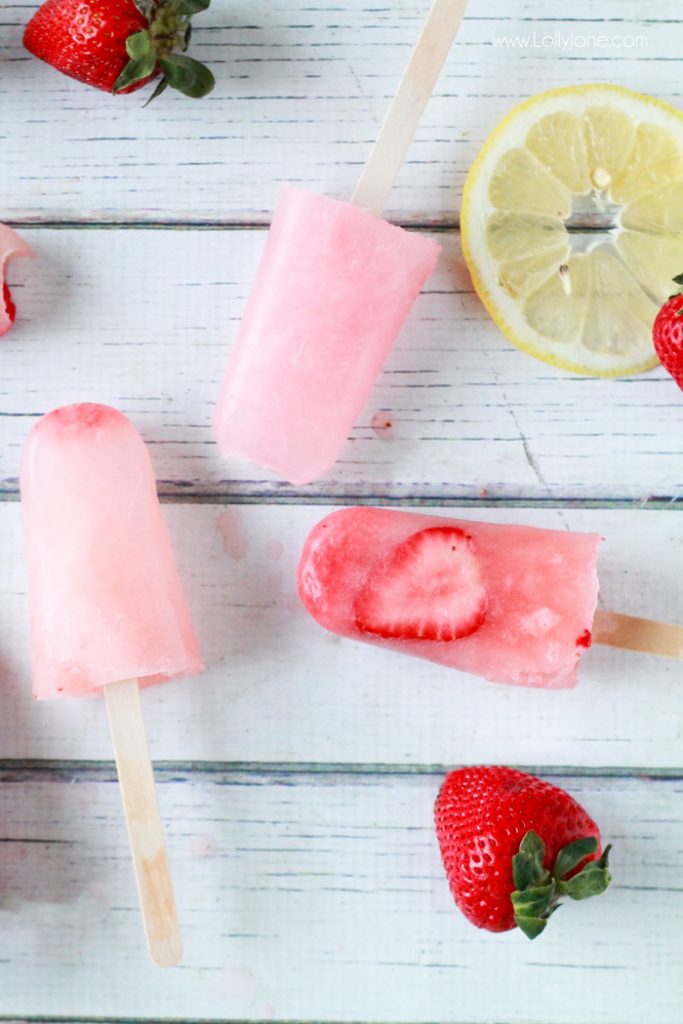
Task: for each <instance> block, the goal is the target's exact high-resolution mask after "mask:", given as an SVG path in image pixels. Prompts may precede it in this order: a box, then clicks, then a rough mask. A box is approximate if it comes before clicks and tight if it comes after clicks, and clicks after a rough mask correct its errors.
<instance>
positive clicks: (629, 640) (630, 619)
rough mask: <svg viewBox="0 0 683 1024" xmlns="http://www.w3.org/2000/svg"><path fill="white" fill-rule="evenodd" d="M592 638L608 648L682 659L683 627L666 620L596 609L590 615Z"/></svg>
mask: <svg viewBox="0 0 683 1024" xmlns="http://www.w3.org/2000/svg"><path fill="white" fill-rule="evenodd" d="M593 641H594V643H596V644H605V645H606V646H607V647H621V648H624V649H625V650H627V651H643V652H644V653H645V654H660V655H663V656H664V657H665V658H679V659H683V626H675V625H673V624H672V623H669V622H654V621H652V620H651V619H639V618H637V617H636V616H634V615H620V614H618V613H617V612H603V611H596V613H595V616H594V618H593Z"/></svg>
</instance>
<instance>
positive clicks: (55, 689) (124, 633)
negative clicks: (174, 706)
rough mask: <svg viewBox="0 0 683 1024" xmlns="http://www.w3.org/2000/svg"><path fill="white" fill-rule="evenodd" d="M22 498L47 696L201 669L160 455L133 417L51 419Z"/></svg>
mask: <svg viewBox="0 0 683 1024" xmlns="http://www.w3.org/2000/svg"><path fill="white" fill-rule="evenodd" d="M21 499H22V505H23V511H24V524H25V535H26V552H27V558H28V576H29V599H30V610H31V637H32V648H33V688H34V695H35V697H36V698H38V699H43V698H49V697H80V696H87V695H89V694H92V693H96V692H98V691H99V690H100V688H101V687H103V686H105V685H106V684H108V683H113V682H117V681H119V680H124V679H138V680H139V681H140V684H141V685H145V684H149V683H156V682H161V681H163V680H166V679H172V678H174V677H176V676H185V675H192V674H195V673H197V672H200V671H201V669H202V667H203V666H202V661H201V656H200V653H199V648H198V645H197V639H196V637H195V633H194V629H193V626H192V622H191V621H190V615H189V612H188V608H187V604H186V601H185V596H184V593H183V589H182V585H181V582H180V579H179V576H178V572H177V569H176V566H175V562H174V558H173V552H172V550H171V541H170V537H169V534H168V530H167V527H166V523H165V521H164V518H163V515H162V512H161V508H160V506H159V501H158V499H157V493H156V484H155V480H154V474H153V472H152V466H151V463H150V459H149V456H148V454H147V450H146V448H145V446H144V444H143V442H142V440H141V438H140V437H139V435H138V434H137V432H136V431H135V429H134V427H133V426H132V424H131V423H130V422H129V421H128V420H127V419H126V417H125V416H123V415H122V414H121V413H120V412H117V411H116V410H115V409H111V408H109V407H108V406H104V405H91V404H82V405H71V406H65V407H64V408H61V409H57V410H55V411H54V412H51V413H49V415H47V416H44V417H43V418H42V419H41V420H39V421H38V423H37V424H36V426H35V427H34V428H33V430H32V431H31V433H30V435H29V437H28V439H27V441H26V444H25V446H24V451H23V456H22V464H21Z"/></svg>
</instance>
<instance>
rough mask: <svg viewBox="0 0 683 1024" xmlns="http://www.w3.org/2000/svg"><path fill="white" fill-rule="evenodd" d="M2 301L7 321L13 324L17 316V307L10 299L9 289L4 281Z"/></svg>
mask: <svg viewBox="0 0 683 1024" xmlns="http://www.w3.org/2000/svg"><path fill="white" fill-rule="evenodd" d="M2 301H3V303H4V306H5V312H6V313H7V316H8V317H9V321H10V323H11V324H13V323H14V321H15V320H16V318H17V307H16V306H15V305H14V302H13V301H12V296H11V295H10V290H9V288H8V287H7V285H6V284H5V283H3V286H2ZM8 329H9V328H8Z"/></svg>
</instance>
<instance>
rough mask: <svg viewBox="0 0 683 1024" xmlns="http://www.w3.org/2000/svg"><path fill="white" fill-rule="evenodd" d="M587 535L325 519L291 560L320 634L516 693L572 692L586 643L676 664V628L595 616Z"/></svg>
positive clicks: (681, 635) (591, 542) (370, 512)
mask: <svg viewBox="0 0 683 1024" xmlns="http://www.w3.org/2000/svg"><path fill="white" fill-rule="evenodd" d="M600 540H601V538H600V537H599V536H598V535H597V534H584V533H569V532H565V531H557V530H544V529H538V528H535V527H530V526H501V525H497V524H492V523H477V522H472V521H470V520H461V519H451V518H446V517H441V516H427V515H423V514H422V513H418V512H398V511H395V510H393V509H382V508H347V509H341V510H339V511H337V512H333V513H332V514H331V515H329V516H327V517H326V518H325V519H323V520H322V522H320V523H318V525H317V526H316V527H314V529H313V530H312V531H311V533H310V534H309V536H308V539H307V541H306V544H305V547H304V550H303V554H302V556H301V561H300V563H299V573H298V581H299V594H300V597H301V600H302V602H303V604H304V606H305V607H306V609H307V610H308V611H309V612H310V614H311V615H312V616H313V618H314V619H316V620H317V621H318V622H319V623H320V624H321V625H322V626H324V627H325V628H326V629H329V630H331V631H332V632H333V633H337V634H338V635H340V636H344V637H348V638H350V639H354V640H362V641H365V642H367V643H373V644H378V645H380V646H385V647H390V648H392V649H393V650H396V651H400V652H401V653H403V654H411V655H414V656H416V657H420V658H426V659H427V660H429V661H436V662H439V663H440V664H442V665H446V666H448V667H449V668H456V669H460V670H461V671H463V672H469V673H472V674H474V675H478V676H483V677H484V678H485V679H490V680H491V681H492V682H497V683H509V684H514V685H519V686H537V687H547V688H566V687H571V686H574V685H576V682H577V668H578V663H579V659H580V658H581V656H582V654H584V653H585V651H586V649H587V648H588V647H589V646H590V644H591V642H592V641H595V642H597V643H603V644H608V645H610V646H615V647H624V648H629V649H632V650H641V651H649V652H650V653H654V654H663V655H667V656H670V657H676V658H682V657H683V629H682V628H681V627H680V626H674V625H669V624H667V623H658V622H651V621H649V620H646V619H638V618H634V617H631V616H625V615H618V614H616V613H613V612H602V611H597V610H596V604H597V597H598V576H597V569H596V561H597V553H598V546H599V544H600Z"/></svg>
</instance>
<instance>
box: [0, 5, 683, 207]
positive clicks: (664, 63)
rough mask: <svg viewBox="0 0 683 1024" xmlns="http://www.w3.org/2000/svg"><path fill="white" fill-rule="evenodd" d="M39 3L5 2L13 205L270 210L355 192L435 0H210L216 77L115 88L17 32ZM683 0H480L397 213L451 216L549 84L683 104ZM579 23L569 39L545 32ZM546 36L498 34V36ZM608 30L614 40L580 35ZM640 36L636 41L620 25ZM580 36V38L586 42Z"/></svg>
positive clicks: (417, 149)
mask: <svg viewBox="0 0 683 1024" xmlns="http://www.w3.org/2000/svg"><path fill="white" fill-rule="evenodd" d="M35 6H36V3H35V0H13V3H12V4H11V5H3V8H2V10H1V11H0V59H1V60H2V71H3V73H2V75H1V76H0V107H2V108H3V109H4V110H6V111H7V113H6V114H5V116H4V118H3V120H4V121H5V128H4V131H2V132H0V144H1V145H2V166H3V178H2V183H3V188H2V197H3V198H2V207H3V208H4V216H5V217H10V216H11V217H19V218H27V219H41V218H43V217H45V216H48V217H52V218H59V217H68V218H76V219H79V220H83V221H86V222H87V221H88V220H89V219H100V218H105V219H114V220H120V219H126V220H129V219H131V220H135V219H140V218H142V219H148V218H152V219H167V218H170V219H178V218H179V219H198V218H199V219H202V218H209V219H218V220H220V221H222V222H230V221H234V220H242V221H245V220H253V219H254V218H257V219H259V220H261V221H262V220H264V219H266V218H268V217H269V216H270V211H271V210H272V207H273V203H274V200H275V196H276V193H277V188H278V184H279V183H280V182H282V181H295V182H299V183H301V184H304V185H309V186H312V187H313V188H316V189H319V190H322V191H327V192H329V193H330V194H332V195H334V196H336V197H338V198H346V197H349V196H350V195H351V193H352V191H353V188H354V186H355V183H356V180H357V178H358V174H359V172H360V168H361V167H362V165H363V163H364V162H365V160H366V158H367V155H368V152H369V150H370V147H371V145H372V142H373V141H374V139H375V137H376V134H377V132H378V130H379V126H380V124H381V122H382V119H383V117H384V115H385V113H386V111H387V108H388V106H389V101H390V98H391V96H392V95H393V93H394V90H395V88H396V86H397V84H398V81H399V78H400V75H401V73H402V71H403V68H404V66H405V63H406V61H407V59H408V55H409V53H410V49H411V47H412V46H413V44H414V42H415V40H416V38H417V35H418V32H419V30H420V26H421V24H422V21H423V20H424V17H425V13H426V10H427V7H428V0H387V2H386V3H383V4H380V5H377V4H372V3H369V2H368V0H350V2H348V3H345V4H343V5H342V4H338V3H335V4H333V3H331V2H330V0H312V2H306V3H305V4H302V3H300V2H299V0H276V2H273V0H230V2H225V0H214V4H213V7H212V9H210V10H209V11H208V12H207V13H206V14H202V15H200V16H199V17H198V18H197V19H196V23H195V32H194V35H193V40H192V52H193V53H194V54H195V55H196V56H197V57H199V58H200V59H204V60H205V61H207V62H208V63H210V64H211V65H212V66H213V68H214V71H215V72H216V76H217V80H218V84H217V88H216V90H215V92H214V93H213V94H212V95H211V96H210V97H208V98H207V99H206V100H202V101H199V102H192V101H189V100H187V99H184V98H183V97H180V96H177V97H176V96H173V95H171V94H170V93H166V94H165V95H164V96H163V97H161V98H160V100H159V101H158V102H157V101H155V103H153V104H152V105H151V106H150V107H148V108H146V109H144V110H143V109H141V108H142V102H143V99H142V98H141V96H140V94H137V95H135V94H133V95H131V96H128V97H107V96H106V95H104V94H102V93H99V92H96V91H94V90H89V89H86V88H84V87H82V86H81V85H79V84H77V83H75V82H72V81H70V80H68V79H66V78H64V77H62V76H60V75H58V74H57V73H56V72H55V71H53V70H51V69H50V68H48V67H47V66H45V65H43V64H41V63H39V62H38V61H36V60H34V59H33V58H31V57H30V56H29V55H28V53H27V52H26V51H25V50H23V48H22V46H21V33H22V29H23V26H24V24H25V23H26V22H27V21H28V18H29V17H30V14H31V13H32V12H33V10H34V9H35ZM676 19H680V6H679V4H678V0H657V3H656V4H655V3H654V2H653V0H649V2H647V3H645V2H643V0H603V2H602V3H601V5H600V7H599V8H596V5H595V3H594V0H575V2H574V3H572V4H571V10H568V9H567V8H563V7H562V6H561V5H560V4H558V2H557V0H555V3H554V4H551V5H549V4H547V3H543V2H541V0H525V2H524V0H523V2H518V3H515V4H514V5H511V4H510V3H509V2H508V0H470V4H469V7H468V13H467V18H466V20H465V23H464V25H463V27H462V30H461V32H460V34H459V36H458V40H457V41H456V45H455V48H454V50H453V52H452V54H451V56H450V58H449V60H448V62H447V65H446V68H445V69H444V72H443V74H442V77H441V79H440V82H439V84H438V86H437V90H436V93H435V96H434V98H433V100H432V101H431V102H430V104H429V106H428V108H427V111H426V114H425V117H424V120H423V123H422V126H421V128H420V130H419V131H418V134H417V137H416V139H415V142H414V144H413V146H412V147H411V150H410V152H409V155H408V162H407V163H406V165H405V167H404V169H403V171H402V173H401V175H400V177H399V179H398V181H397V184H396V187H395V189H394V191H393V193H392V196H391V199H390V202H389V205H388V208H387V209H388V211H389V213H390V215H391V216H396V217H400V218H402V219H405V220H410V221H412V222H420V221H423V220H424V219H425V218H427V219H429V220H430V221H433V220H437V219H438V220H439V221H441V220H443V219H444V218H446V219H449V220H451V221H452V220H453V219H454V217H455V211H456V210H457V209H458V207H459V197H460V192H461V186H462V182H463V180H464V176H465V174H466V172H467V169H468V167H469V165H470V164H471V162H472V159H473V158H474V156H475V154H476V152H477V150H478V148H479V146H480V145H481V142H482V141H483V139H484V138H485V137H486V135H487V134H488V133H489V131H490V130H491V129H492V128H493V126H494V125H495V124H496V123H497V122H498V121H499V120H500V118H501V117H502V116H503V115H504V114H505V113H506V112H507V111H508V110H510V109H511V107H512V106H514V105H515V104H516V103H517V102H518V101H519V100H521V99H524V98H526V97H527V96H530V95H532V94H534V93H536V92H538V91H539V90H540V89H544V88H551V87H554V86H561V85H568V84H571V83H574V82H577V83H578V82H586V81H590V80H593V81H608V82H618V83H620V84H623V85H627V86H630V87H632V88H634V89H636V90H638V91H642V92H651V93H654V94H655V95H657V96H660V97H661V98H662V99H666V100H669V101H671V102H673V103H676V104H679V103H680V101H681V84H680V71H679V62H678V54H677V52H676V46H675V38H676V29H675V22H676ZM558 31H560V32H561V33H562V34H563V38H567V37H568V36H569V35H570V33H572V32H573V33H574V39H575V42H574V44H573V45H572V46H571V47H566V48H565V47H564V43H563V39H561V40H560V44H559V45H556V46H543V38H544V37H545V36H548V35H551V36H552V35H553V34H554V33H556V32H558ZM534 33H536V36H537V40H536V45H534V46H529V47H526V48H505V47H498V46H495V45H494V36H496V37H497V36H509V37H514V36H518V35H522V36H525V37H528V38H529V39H530V42H532V41H533V35H534ZM601 35H604V36H606V37H607V38H608V40H609V41H610V43H611V45H610V46H609V47H604V46H601V45H600V44H598V43H597V39H596V43H595V44H594V45H589V46H586V45H585V43H586V41H587V37H589V36H593V37H598V36H601ZM628 35H641V36H643V37H644V39H645V44H643V45H641V46H640V47H635V46H634V47H631V48H627V47H626V48H625V47H624V46H623V45H622V46H617V45H616V39H617V37H619V38H623V37H624V36H628ZM581 40H583V41H584V42H583V45H582V43H581Z"/></svg>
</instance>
